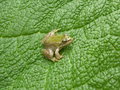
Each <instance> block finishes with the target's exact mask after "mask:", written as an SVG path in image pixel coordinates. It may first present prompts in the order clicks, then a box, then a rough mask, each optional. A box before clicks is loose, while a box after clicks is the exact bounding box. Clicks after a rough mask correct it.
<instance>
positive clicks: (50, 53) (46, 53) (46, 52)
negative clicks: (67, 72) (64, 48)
mask: <svg viewBox="0 0 120 90" xmlns="http://www.w3.org/2000/svg"><path fill="white" fill-rule="evenodd" d="M42 52H43V54H44V56H45V57H47V58H48V59H50V60H52V61H53V62H55V61H58V60H57V59H56V58H55V57H53V56H54V52H53V51H52V50H50V49H48V50H46V49H43V50H42Z"/></svg>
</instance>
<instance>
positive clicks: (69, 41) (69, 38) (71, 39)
mask: <svg viewBox="0 0 120 90" xmlns="http://www.w3.org/2000/svg"><path fill="white" fill-rule="evenodd" d="M72 41H73V38H71V37H70V36H68V35H64V38H63V39H62V44H63V46H66V45H68V44H70V43H71V42H72Z"/></svg>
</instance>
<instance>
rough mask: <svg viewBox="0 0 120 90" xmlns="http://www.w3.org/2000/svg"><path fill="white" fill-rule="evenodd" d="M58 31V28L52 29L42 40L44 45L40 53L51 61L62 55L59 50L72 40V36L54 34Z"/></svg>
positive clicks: (57, 59) (58, 58)
mask: <svg viewBox="0 0 120 90" xmlns="http://www.w3.org/2000/svg"><path fill="white" fill-rule="evenodd" d="M58 31H59V29H55V30H52V31H51V32H49V33H48V34H47V35H46V36H45V37H44V38H43V40H42V44H43V45H44V47H45V48H44V49H42V53H43V55H44V56H45V57H46V58H48V59H49V60H52V61H53V62H55V61H59V60H60V59H61V58H62V57H63V55H61V54H60V53H59V51H60V50H61V49H62V48H64V47H65V46H67V45H69V44H70V43H72V42H73V38H71V37H70V36H68V35H67V34H63V35H61V34H56V33H57V32H58Z"/></svg>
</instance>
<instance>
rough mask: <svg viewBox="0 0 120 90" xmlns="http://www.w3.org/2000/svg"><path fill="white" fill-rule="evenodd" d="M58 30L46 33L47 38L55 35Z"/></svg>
mask: <svg viewBox="0 0 120 90" xmlns="http://www.w3.org/2000/svg"><path fill="white" fill-rule="evenodd" d="M59 30H60V29H55V30H53V31H51V32H49V33H48V37H50V36H53V35H55V33H56V32H58V31H59Z"/></svg>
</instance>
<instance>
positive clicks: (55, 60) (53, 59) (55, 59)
mask: <svg viewBox="0 0 120 90" xmlns="http://www.w3.org/2000/svg"><path fill="white" fill-rule="evenodd" d="M51 60H52V61H53V62H57V61H59V59H57V58H55V57H53V58H52V59H51Z"/></svg>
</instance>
